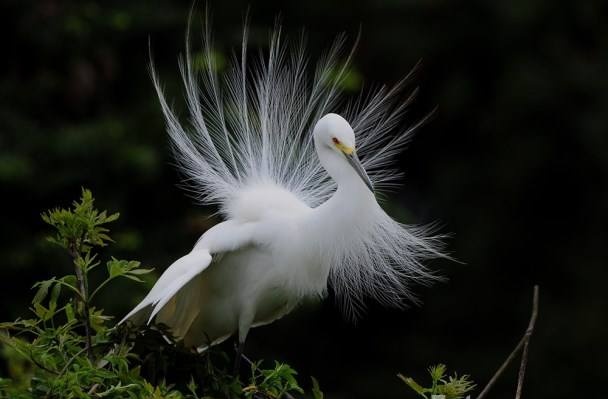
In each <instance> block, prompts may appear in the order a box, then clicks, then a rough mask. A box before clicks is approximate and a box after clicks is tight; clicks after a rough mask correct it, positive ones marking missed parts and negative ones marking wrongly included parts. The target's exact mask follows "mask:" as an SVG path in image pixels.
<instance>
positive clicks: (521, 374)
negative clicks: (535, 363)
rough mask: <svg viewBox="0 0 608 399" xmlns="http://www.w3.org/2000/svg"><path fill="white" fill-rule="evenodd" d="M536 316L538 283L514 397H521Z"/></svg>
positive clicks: (535, 288)
mask: <svg viewBox="0 0 608 399" xmlns="http://www.w3.org/2000/svg"><path fill="white" fill-rule="evenodd" d="M537 317H538V285H535V286H534V298H533V303H532V317H531V318H530V324H528V329H527V330H526V335H525V336H524V337H525V338H526V341H525V342H524V349H523V351H522V354H521V363H520V365H519V374H518V377H517V391H516V392H515V399H520V398H521V391H522V389H523V386H524V376H525V374H526V366H527V365H528V347H529V345H530V338H531V337H532V333H533V332H534V325H535V324H536V318H537Z"/></svg>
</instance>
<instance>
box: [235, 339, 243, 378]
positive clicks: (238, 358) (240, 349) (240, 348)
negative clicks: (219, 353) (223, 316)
mask: <svg viewBox="0 0 608 399" xmlns="http://www.w3.org/2000/svg"><path fill="white" fill-rule="evenodd" d="M244 350H245V341H242V342H241V340H240V339H239V343H238V346H237V347H236V356H235V358H234V373H233V374H234V375H238V373H239V369H240V367H241V357H243V352H244Z"/></svg>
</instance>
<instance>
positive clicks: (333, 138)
mask: <svg viewBox="0 0 608 399" xmlns="http://www.w3.org/2000/svg"><path fill="white" fill-rule="evenodd" d="M331 141H333V142H334V144H340V140H338V139H337V138H335V137H332V138H331Z"/></svg>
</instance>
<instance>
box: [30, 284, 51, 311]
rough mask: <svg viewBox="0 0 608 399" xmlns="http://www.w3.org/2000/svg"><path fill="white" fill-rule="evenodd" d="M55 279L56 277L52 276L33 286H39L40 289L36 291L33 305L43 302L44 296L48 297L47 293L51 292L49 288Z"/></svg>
mask: <svg viewBox="0 0 608 399" xmlns="http://www.w3.org/2000/svg"><path fill="white" fill-rule="evenodd" d="M54 280H55V279H54V278H52V279H50V280H45V281H40V282H38V283H36V284H34V286H33V287H32V288H35V287H38V291H36V295H34V299H32V304H33V305H35V304H37V303H40V302H42V301H43V300H44V298H46V296H47V294H48V293H49V288H50V287H51V285H52V284H53V282H54Z"/></svg>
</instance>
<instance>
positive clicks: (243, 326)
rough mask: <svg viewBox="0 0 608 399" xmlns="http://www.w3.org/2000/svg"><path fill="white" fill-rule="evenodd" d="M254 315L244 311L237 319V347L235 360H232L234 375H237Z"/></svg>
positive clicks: (251, 312)
mask: <svg viewBox="0 0 608 399" xmlns="http://www.w3.org/2000/svg"><path fill="white" fill-rule="evenodd" d="M254 314H255V313H254V312H253V311H245V312H242V313H241V315H240V317H239V333H238V342H239V346H238V347H237V350H236V358H235V359H234V375H237V374H238V372H239V367H240V365H241V357H243V351H244V350H245V340H246V339H247V334H248V333H249V329H250V328H251V323H252V322H253V315H254Z"/></svg>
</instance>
